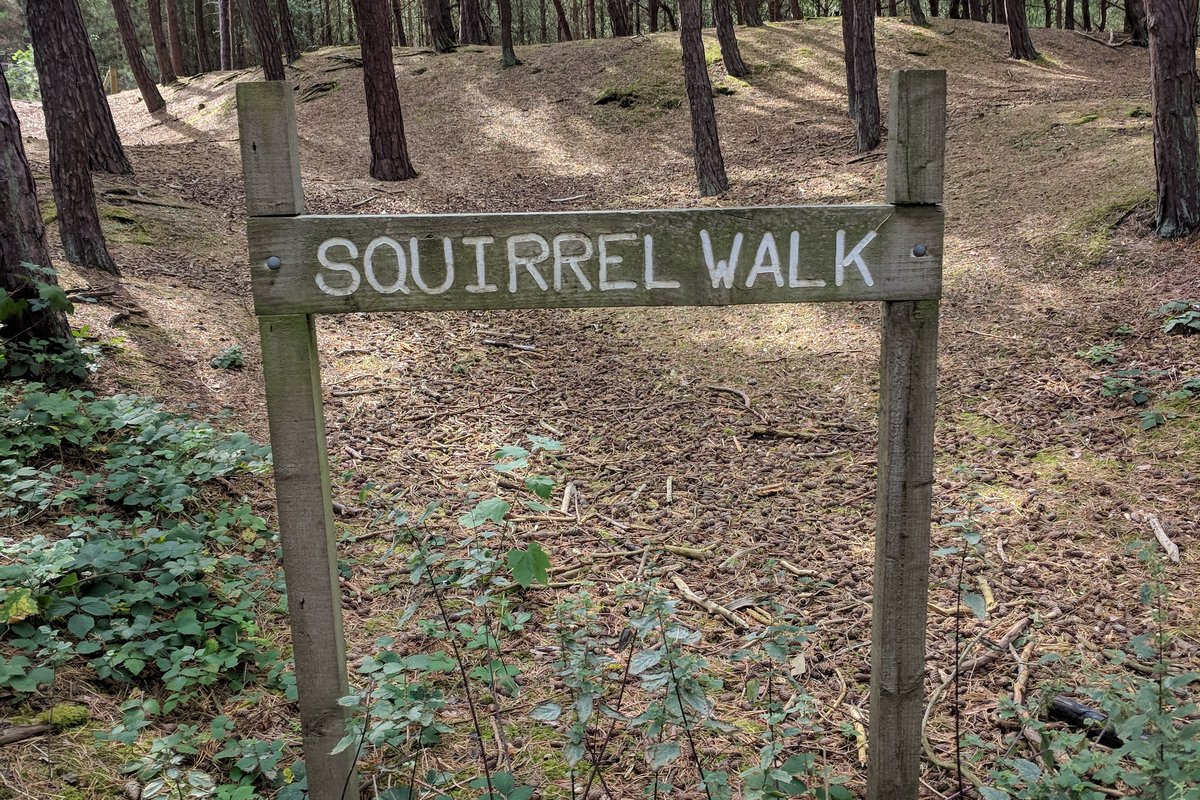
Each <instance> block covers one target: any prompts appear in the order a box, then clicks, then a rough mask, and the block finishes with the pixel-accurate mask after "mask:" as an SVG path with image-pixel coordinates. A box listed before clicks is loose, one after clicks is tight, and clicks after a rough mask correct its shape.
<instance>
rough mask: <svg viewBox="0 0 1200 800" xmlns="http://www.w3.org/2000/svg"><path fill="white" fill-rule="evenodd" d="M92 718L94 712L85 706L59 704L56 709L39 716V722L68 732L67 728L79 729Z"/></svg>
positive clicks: (47, 710) (48, 710) (50, 709)
mask: <svg viewBox="0 0 1200 800" xmlns="http://www.w3.org/2000/svg"><path fill="white" fill-rule="evenodd" d="M91 718H92V712H91V711H89V710H88V709H87V708H86V707H84V706H78V705H73V704H71V703H59V704H58V705H56V706H54V708H49V709H46V710H45V711H43V712H42V713H40V714H38V715H37V721H38V722H44V723H47V724H49V725H53V726H54V728H55V730H60V731H61V730H66V729H67V728H78V727H79V726H80V725H85V724H87V722H88V721H89V720H91Z"/></svg>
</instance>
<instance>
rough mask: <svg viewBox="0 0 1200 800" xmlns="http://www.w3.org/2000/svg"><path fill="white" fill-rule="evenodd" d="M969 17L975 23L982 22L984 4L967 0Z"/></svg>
mask: <svg viewBox="0 0 1200 800" xmlns="http://www.w3.org/2000/svg"><path fill="white" fill-rule="evenodd" d="M967 15H968V16H969V17H970V18H971V19H972V20H974V21H975V22H982V21H983V4H982V3H980V2H979V0H967Z"/></svg>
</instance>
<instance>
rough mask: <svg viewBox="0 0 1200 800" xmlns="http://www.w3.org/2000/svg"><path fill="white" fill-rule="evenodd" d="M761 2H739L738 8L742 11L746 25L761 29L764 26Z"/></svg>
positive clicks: (745, 0)
mask: <svg viewBox="0 0 1200 800" xmlns="http://www.w3.org/2000/svg"><path fill="white" fill-rule="evenodd" d="M760 1H761V0H738V8H740V9H741V12H742V19H744V20H745V21H746V24H747V25H749V26H751V27H753V28H757V27H761V26H762V25H763V16H762V6H761V4H760Z"/></svg>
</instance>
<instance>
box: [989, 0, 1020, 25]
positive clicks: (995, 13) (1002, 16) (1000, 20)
mask: <svg viewBox="0 0 1200 800" xmlns="http://www.w3.org/2000/svg"><path fill="white" fill-rule="evenodd" d="M1023 1H1024V0H1022V2H1023ZM1005 2H1006V0H992V22H994V23H996V24H997V25H1006V24H1007V23H1008V11H1007V10H1006V9H1005V7H1004V5H1005Z"/></svg>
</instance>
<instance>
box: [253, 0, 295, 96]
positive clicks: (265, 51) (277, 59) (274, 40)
mask: <svg viewBox="0 0 1200 800" xmlns="http://www.w3.org/2000/svg"><path fill="white" fill-rule="evenodd" d="M243 8H245V10H246V12H247V13H246V15H247V16H249V17H250V29H251V32H252V33H253V34H254V42H255V45H256V49H257V50H258V57H259V59H261V61H262V68H263V79H264V80H268V81H282V80H285V77H284V73H283V54H282V53H281V52H280V48H279V37H278V36H277V35H276V34H275V23H274V22H273V21H272V20H271V10H270V9H269V8H267V0H245V6H243Z"/></svg>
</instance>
